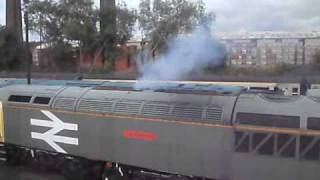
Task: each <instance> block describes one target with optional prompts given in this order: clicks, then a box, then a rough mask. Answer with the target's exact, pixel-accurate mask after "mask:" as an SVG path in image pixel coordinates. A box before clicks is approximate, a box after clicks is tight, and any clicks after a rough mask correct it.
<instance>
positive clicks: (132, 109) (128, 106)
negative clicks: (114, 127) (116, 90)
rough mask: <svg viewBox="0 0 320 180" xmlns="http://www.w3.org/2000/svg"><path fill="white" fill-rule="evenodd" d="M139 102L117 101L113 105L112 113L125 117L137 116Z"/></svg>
mask: <svg viewBox="0 0 320 180" xmlns="http://www.w3.org/2000/svg"><path fill="white" fill-rule="evenodd" d="M141 104H142V103H141V102H125V101H119V102H117V103H116V105H115V110H114V113H116V114H125V115H138V114H139V112H140V107H141Z"/></svg>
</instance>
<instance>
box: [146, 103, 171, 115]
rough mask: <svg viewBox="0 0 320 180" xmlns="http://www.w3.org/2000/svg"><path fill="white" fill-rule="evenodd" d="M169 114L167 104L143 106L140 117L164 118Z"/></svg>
mask: <svg viewBox="0 0 320 180" xmlns="http://www.w3.org/2000/svg"><path fill="white" fill-rule="evenodd" d="M169 112H170V106H169V105H167V104H145V105H144V106H143V109H142V115H143V116H148V117H158V118H166V117H168V115H169Z"/></svg>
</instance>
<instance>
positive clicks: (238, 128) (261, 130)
mask: <svg viewBox="0 0 320 180" xmlns="http://www.w3.org/2000/svg"><path fill="white" fill-rule="evenodd" d="M9 107H10V108H16V109H29V110H49V111H51V112H56V113H64V114H71V115H85V116H92V117H97V118H106V120H108V119H117V120H132V121H144V122H159V123H172V124H181V125H190V126H203V127H208V128H222V129H233V130H236V131H245V132H248V131H250V132H258V133H275V134H289V135H296V136H320V131H315V130H303V129H289V128H278V127H262V126H253V125H237V124H236V125H222V124H210V123H201V122H190V121H188V120H172V119H160V118H146V117H138V116H136V117H132V116H123V115H112V114H97V113H86V112H74V111H64V110H53V109H40V108H35V107H26V106H22V105H9Z"/></svg>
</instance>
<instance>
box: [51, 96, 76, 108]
mask: <svg viewBox="0 0 320 180" xmlns="http://www.w3.org/2000/svg"><path fill="white" fill-rule="evenodd" d="M75 101H76V99H74V98H59V99H57V100H56V101H55V102H54V106H53V107H54V108H55V109H67V110H73V109H74V104H75Z"/></svg>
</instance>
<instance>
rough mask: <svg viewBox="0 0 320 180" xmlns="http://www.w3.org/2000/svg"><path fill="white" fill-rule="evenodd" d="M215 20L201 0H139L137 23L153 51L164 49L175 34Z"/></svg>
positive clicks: (206, 24)
mask: <svg viewBox="0 0 320 180" xmlns="http://www.w3.org/2000/svg"><path fill="white" fill-rule="evenodd" d="M214 19H215V15H214V14H213V13H207V12H206V10H205V4H204V3H203V1H202V0H199V1H196V2H194V1H188V0H158V1H157V0H154V1H151V0H141V2H140V5H139V15H138V21H139V26H140V29H141V30H142V34H143V35H144V36H145V37H146V38H147V39H150V40H151V46H152V49H153V50H159V49H162V48H163V47H164V45H165V44H166V42H167V40H168V39H170V38H172V37H173V36H176V35H177V34H182V33H188V32H190V31H191V30H192V29H193V28H194V27H195V26H199V25H205V26H208V27H209V26H210V25H211V22H212V21H213V20H214Z"/></svg>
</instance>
